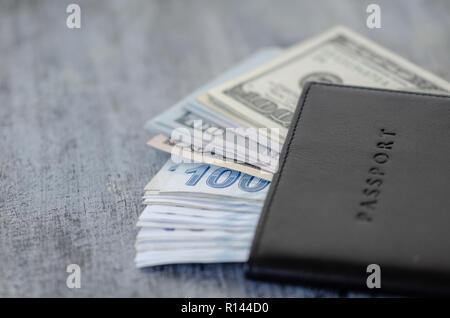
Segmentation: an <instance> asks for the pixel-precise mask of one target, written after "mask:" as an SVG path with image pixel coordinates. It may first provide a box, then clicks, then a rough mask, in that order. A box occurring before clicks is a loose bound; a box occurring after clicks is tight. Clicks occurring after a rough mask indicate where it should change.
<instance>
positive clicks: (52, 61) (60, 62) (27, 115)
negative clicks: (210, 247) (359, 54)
mask: <svg viewBox="0 0 450 318" xmlns="http://www.w3.org/2000/svg"><path fill="white" fill-rule="evenodd" d="M70 2H75V3H78V4H80V6H81V9H82V28H81V29H80V30H69V29H68V28H67V27H66V25H65V20H66V13H65V8H66V6H67V4H68V3H70ZM376 2H377V3H378V4H380V5H381V8H382V29H379V30H369V29H367V28H366V26H365V20H366V13H365V7H366V6H367V4H368V3H369V2H367V1H284V0H283V1H269V0H252V1H250V0H246V1H238V0H232V1H220V0H215V1H210V0H208V1H206V0H196V1H194V0H188V1H175V0H174V1H165V0H164V1H163V0H161V1H105V0H103V1H75V0H73V1H51V0H49V1H34V0H33V1H31V0H30V1H1V2H0V150H1V154H0V296H3V297H5V296H8V297H14V296H31V297H34V296H61V297H66V296H69V297H72V296H73V297H80V296H119V297H121V296H137V297H142V296H156V297H158V296H166V297H171V296H180V297H194V296H208V297H209V296H225V297H227V296H230V297H231V296H233V297H246V296H250V297H254V296H256V297H259V296H262V297H268V296H273V297H278V296H288V297H301V296H308V297H309V296H311V297H314V296H346V295H349V296H355V295H356V296H357V295H359V294H353V293H351V292H350V293H349V292H347V291H342V292H337V291H330V290H320V289H314V288H309V287H298V286H297V287H296V286H291V285H283V284H274V283H261V282H254V281H249V280H246V279H245V277H244V270H243V268H244V267H243V265H240V264H231V265H220V264H219V265H179V266H167V267H159V268H153V269H146V270H137V269H135V267H134V262H133V258H134V254H135V252H134V241H135V236H136V233H137V229H136V228H135V223H136V220H137V217H138V215H139V213H140V212H141V210H142V207H141V195H142V189H143V187H144V185H145V183H146V182H147V181H148V180H149V179H150V178H151V177H152V176H153V175H154V174H155V173H156V172H157V171H158V169H159V168H160V167H161V166H162V164H163V163H164V161H165V160H166V159H167V156H166V155H165V154H163V153H161V152H158V151H156V150H152V149H150V148H149V147H147V146H146V145H145V143H146V141H147V139H148V137H149V135H148V134H147V133H146V131H144V130H143V125H144V122H145V121H146V119H148V118H151V117H152V116H155V115H156V114H159V113H160V112H161V111H163V110H165V109H166V108H167V107H168V106H170V105H172V104H173V103H174V102H176V101H177V100H179V99H180V98H182V97H183V96H184V95H186V94H188V93H189V92H190V91H192V90H193V89H195V88H197V87H198V86H200V85H201V84H203V83H205V82H207V81H208V80H209V79H211V78H212V77H214V76H216V75H218V74H220V73H221V72H222V71H224V70H225V69H227V68H228V67H230V66H232V65H233V64H234V63H236V62H238V61H240V60H241V59H243V58H245V57H246V56H248V55H250V54H251V53H252V52H254V51H256V50H257V49H259V48H262V47H265V46H271V45H281V46H287V45H291V44H294V43H296V42H298V41H301V40H303V39H306V38H308V37H310V36H312V35H314V34H317V33H320V32H322V31H324V30H326V29H327V28H329V27H331V26H333V25H336V24H344V25H347V26H349V27H351V28H353V29H355V30H356V31H357V32H360V33H362V34H364V35H366V36H368V37H370V38H372V39H374V40H376V41H377V42H379V43H380V44H382V45H384V46H386V47H388V48H390V49H392V50H393V51H395V52H398V53H400V54H401V55H403V56H405V57H406V58H409V59H410V60H412V61H413V62H415V63H417V64H419V65H420V66H422V67H424V68H426V69H428V70H430V71H432V72H434V73H436V74H438V75H440V76H442V77H443V78H446V79H448V80H450V71H449V70H450V59H449V58H448V52H449V51H450V37H449V31H450V19H449V13H450V3H449V2H448V1H376ZM70 263H76V264H79V265H80V266H81V269H82V288H81V289H77V290H70V289H68V288H67V287H66V284H65V281H66V277H67V273H66V272H65V269H66V266H67V265H68V264H70Z"/></svg>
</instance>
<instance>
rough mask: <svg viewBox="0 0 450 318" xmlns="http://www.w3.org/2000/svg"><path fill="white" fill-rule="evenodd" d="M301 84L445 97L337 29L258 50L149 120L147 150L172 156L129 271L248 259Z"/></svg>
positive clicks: (153, 192)
mask: <svg viewBox="0 0 450 318" xmlns="http://www.w3.org/2000/svg"><path fill="white" fill-rule="evenodd" d="M309 81H318V82H328V83H339V84H344V85H358V86H369V87H382V88H390V89H399V90H414V91H427V92H431V93H441V94H443V93H444V94H446V93H448V92H449V91H450V84H449V83H447V82H446V81H444V80H442V79H440V78H438V77H436V76H434V75H432V74H430V73H428V72H426V71H424V70H422V69H420V68H419V67H417V66H415V65H413V64H412V63H410V62H408V61H406V60H404V59H403V58H401V57H399V56H397V55H395V54H393V53H391V52H389V51H388V50H386V49H384V48H382V47H380V46H379V45H377V44H375V43H373V42H371V41H369V40H367V39H365V38H363V37H362V36H360V35H358V34H355V33H354V32H352V31H350V30H348V29H346V28H343V27H335V28H333V29H331V30H330V31H328V32H326V33H324V34H322V35H319V36H318V37H316V38H313V39H311V40H309V41H306V42H304V43H301V44H299V45H297V46H295V47H293V48H291V49H288V50H286V51H283V50H281V49H279V48H268V49H264V50H262V51H260V52H258V53H257V54H255V55H253V56H252V57H250V58H249V59H247V60H246V61H244V62H243V63H241V64H240V65H238V66H237V67H235V68H233V69H232V70H230V71H229V72H227V73H225V74H224V75H222V76H221V77H219V78H218V79H216V80H214V81H212V82H211V83H209V84H208V85H206V86H205V87H202V88H201V89H199V90H197V91H195V92H194V93H192V94H191V95H190V96H188V97H186V98H185V99H183V100H182V101H180V102H179V103H177V104H176V105H174V106H173V107H172V108H170V109H169V110H167V111H166V112H164V113H163V114H161V115H159V116H158V117H156V118H154V119H152V120H150V121H149V122H148V124H147V128H148V129H149V130H151V131H152V132H153V133H155V134H156V135H155V136H154V137H153V138H152V139H151V140H150V141H149V142H148V144H149V145H151V146H153V147H155V148H157V149H160V150H162V151H165V152H168V153H171V154H172V157H171V159H169V161H168V162H167V163H166V164H165V165H164V166H163V168H162V169H161V170H160V171H159V172H158V173H157V175H156V176H155V177H154V178H153V179H152V180H151V181H150V183H149V184H148V185H147V186H146V187H145V195H144V204H146V205H147V207H146V208H145V210H144V212H143V213H142V215H141V216H140V217H139V222H138V226H140V227H141V229H140V231H139V234H138V236H137V243H136V250H137V255H136V264H137V266H138V267H144V266H153V265H163V264H174V263H205V262H208V263H209V262H245V261H246V260H247V258H248V253H249V249H250V245H251V242H252V238H253V234H254V231H255V228H256V224H257V222H258V218H259V213H260V211H261V209H262V206H263V203H264V199H265V196H266V194H267V191H268V188H269V184H270V180H271V178H272V175H273V173H275V172H276V169H277V163H278V162H277V161H278V157H279V153H280V148H281V146H282V144H283V142H284V139H285V136H286V133H287V129H288V127H289V124H290V121H291V118H292V115H293V112H294V110H295V107H296V104H297V100H298V98H299V96H300V93H301V90H302V87H303V86H304V85H305V84H306V83H307V82H309ZM251 129H253V130H251ZM255 131H256V133H255ZM230 136H231V137H230ZM280 230H282V229H280Z"/></svg>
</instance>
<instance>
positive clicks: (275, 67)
mask: <svg viewBox="0 0 450 318" xmlns="http://www.w3.org/2000/svg"><path fill="white" fill-rule="evenodd" d="M309 81H315V82H325V83H337V84H344V85H358V86H369V87H379V88H388V89H398V90H412V91H426V92H430V93H439V94H448V92H449V91H450V84H449V83H448V82H446V81H445V80H443V79H440V78H438V77H437V76H435V75H433V74H431V73H429V72H427V71H425V70H423V69H421V68H419V67H418V66H416V65H414V64H412V63H411V62H408V61H407V60H405V59H404V58H402V57H400V56H398V55H396V54H394V53H392V52H390V51H389V50H387V49H385V48H383V47H381V46H379V45H377V44H375V43H374V42H371V41H369V40H368V39H366V38H364V37H362V36H361V35H358V34H356V33H354V32H352V31H350V30H348V29H347V28H344V27H335V28H333V29H331V30H329V31H328V32H326V33H324V34H322V35H319V36H317V37H315V38H313V39H311V40H309V41H306V42H304V43H301V44H299V45H297V46H295V47H293V48H291V49H289V50H287V51H286V52H285V53H283V54H281V55H280V56H279V57H277V58H275V59H273V60H272V61H270V62H268V63H266V64H265V65H263V66H260V67H258V68H256V69H255V70H253V71H250V72H248V73H246V74H244V75H242V76H239V77H237V78H235V79H233V80H230V81H228V82H227V83H225V84H222V85H220V86H217V87H215V88H213V89H211V90H209V91H208V92H207V93H206V94H203V95H201V96H199V97H198V100H199V101H201V102H202V103H204V104H206V105H207V106H209V107H210V108H211V109H213V110H215V111H217V112H219V113H221V114H223V115H226V116H228V117H229V118H231V119H232V120H234V121H239V122H241V123H242V124H244V125H247V126H250V127H267V128H275V127H276V128H279V129H280V135H281V136H284V137H285V135H286V133H287V129H288V127H289V125H290V122H291V119H292V116H293V113H294V111H295V108H296V105H297V101H298V99H299V96H300V93H301V91H302V88H303V87H304V86H305V84H306V83H307V82H309ZM282 139H283V138H282ZM282 139H281V140H280V141H282Z"/></svg>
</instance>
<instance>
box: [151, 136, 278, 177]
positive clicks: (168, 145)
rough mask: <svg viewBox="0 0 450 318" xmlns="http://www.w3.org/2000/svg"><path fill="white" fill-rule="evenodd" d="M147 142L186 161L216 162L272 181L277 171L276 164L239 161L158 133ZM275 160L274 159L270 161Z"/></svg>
mask: <svg viewBox="0 0 450 318" xmlns="http://www.w3.org/2000/svg"><path fill="white" fill-rule="evenodd" d="M147 144H148V145H149V146H152V147H154V148H156V149H159V150H162V151H165V152H167V153H171V154H173V155H175V156H176V157H179V158H183V159H185V160H183V161H185V162H191V161H196V162H203V163H209V164H214V165H217V166H221V167H225V168H229V169H233V170H236V171H240V172H243V173H246V174H249V175H252V176H255V177H258V178H262V179H264V180H268V181H271V180H272V177H273V173H274V172H275V171H276V166H275V167H274V166H273V165H270V164H269V165H263V164H262V163H260V165H259V166H256V165H252V164H249V163H246V162H243V161H238V160H237V159H230V158H227V157H226V156H225V155H224V154H222V155H218V154H215V153H211V152H204V150H203V149H199V148H196V147H194V146H193V145H186V144H183V143H181V142H178V141H176V140H172V139H170V138H169V137H167V136H165V135H163V134H158V135H156V136H154V137H153V138H152V139H150V140H149V141H148V142H147ZM268 162H269V163H270V162H273V161H272V160H269V161H268Z"/></svg>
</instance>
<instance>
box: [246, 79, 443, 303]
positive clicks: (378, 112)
mask: <svg viewBox="0 0 450 318" xmlns="http://www.w3.org/2000/svg"><path fill="white" fill-rule="evenodd" d="M369 264H377V265H379V266H380V269H381V276H380V281H381V289H379V290H378V291H381V292H389V291H400V292H418V293H421V294H425V293H447V294H448V293H450V98H449V97H447V96H438V95H427V94H421V93H413V92H399V91H389V90H382V89H371V88H362V87H350V86H339V85H330V84H319V83H310V84H309V85H308V86H307V87H306V88H305V89H304V92H303V94H302V97H301V98H300V101H299V105H298V107H297V110H296V113H295V115H294V117H293V120H292V124H291V127H290V131H289V133H288V136H287V138H286V142H285V145H284V148H283V151H282V154H281V157H280V168H279V171H278V172H277V174H276V175H275V176H274V179H273V182H272V184H271V188H270V190H269V194H268V197H267V199H266V202H265V206H264V209H263V213H262V216H261V218H260V222H259V224H258V228H257V231H256V235H255V238H254V241H253V245H252V250H251V254H250V259H249V267H248V272H247V273H248V275H249V276H250V277H253V278H264V279H277V280H280V279H282V280H285V281H289V282H295V281H299V282H313V283H323V284H338V285H340V286H343V285H345V286H348V287H356V288H360V289H366V290H369V289H368V288H367V285H366V280H367V277H368V276H369V275H370V273H367V272H366V269H367V266H368V265H369Z"/></svg>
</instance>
